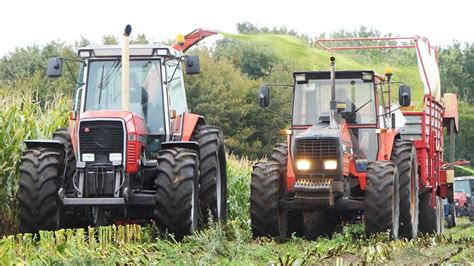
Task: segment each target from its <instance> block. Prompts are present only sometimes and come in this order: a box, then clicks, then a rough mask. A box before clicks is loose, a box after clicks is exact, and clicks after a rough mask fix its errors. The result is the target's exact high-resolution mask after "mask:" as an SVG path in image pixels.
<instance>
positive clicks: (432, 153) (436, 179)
mask: <svg viewBox="0 0 474 266" xmlns="http://www.w3.org/2000/svg"><path fill="white" fill-rule="evenodd" d="M420 40H422V41H424V42H425V43H427V44H428V46H429V47H430V48H431V49H433V50H434V52H435V57H436V62H438V49H437V48H436V47H434V46H432V45H431V44H430V42H429V40H428V39H427V38H423V37H419V36H415V37H374V38H336V39H318V40H316V41H315V44H316V45H319V46H320V47H322V48H323V49H325V50H328V51H331V52H335V51H344V50H367V49H415V50H416V53H417V57H418V59H419V62H420V64H421V69H422V70H423V73H422V77H421V73H420V78H424V79H425V81H426V84H427V87H428V89H429V93H427V94H425V97H424V98H423V101H424V107H423V111H420V112H413V111H404V112H403V114H404V115H405V116H420V117H421V125H422V127H421V131H422V132H421V139H418V140H413V143H414V144H415V147H416V150H417V160H418V166H419V171H418V173H419V177H420V178H419V182H420V185H421V186H422V187H425V188H429V189H431V190H432V192H433V193H432V204H433V206H436V195H438V196H440V197H442V198H445V197H446V196H447V194H448V191H447V185H448V180H447V174H446V168H447V167H446V165H447V164H446V163H445V162H443V150H444V149H443V147H444V132H443V126H446V125H449V123H444V122H447V121H443V119H444V118H445V117H444V115H445V107H444V105H443V104H442V103H441V101H438V100H436V99H433V96H432V93H431V85H430V82H429V79H428V75H427V70H426V68H425V65H424V61H423V57H422V55H421V53H420V48H419V41H420ZM377 41H393V42H394V43H390V44H387V45H361V44H360V43H361V42H377ZM347 42H358V44H356V45H352V46H344V45H339V46H328V45H327V43H338V44H340V43H347ZM453 108H454V109H456V113H457V104H456V105H454V106H450V109H453ZM446 118H447V120H451V119H455V120H456V121H455V122H456V123H457V117H456V118H454V117H451V116H449V117H446ZM426 125H427V126H426ZM456 125H457V124H456ZM427 131H428V132H427Z"/></svg>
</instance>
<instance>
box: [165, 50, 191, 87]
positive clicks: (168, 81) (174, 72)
mask: <svg viewBox="0 0 474 266" xmlns="http://www.w3.org/2000/svg"><path fill="white" fill-rule="evenodd" d="M186 56H187V55H183V56H180V57H178V58H175V59H178V63H177V64H176V67H175V68H174V71H173V75H171V77H170V79H169V80H165V82H164V83H165V84H166V85H168V83H170V82H171V81H172V80H173V78H174V74H176V70H178V67H179V65H180V64H181V61H183V58H186ZM166 61H168V60H165V63H166Z"/></svg>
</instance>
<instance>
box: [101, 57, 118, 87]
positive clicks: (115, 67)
mask: <svg viewBox="0 0 474 266" xmlns="http://www.w3.org/2000/svg"><path fill="white" fill-rule="evenodd" d="M120 65H121V61H120V59H117V60H115V62H114V64H113V65H112V66H111V67H110V69H109V70H108V71H107V73H106V74H105V77H104V78H101V80H100V84H99V88H106V87H107V86H109V83H110V81H111V80H112V78H113V77H114V76H115V74H117V73H118V70H119V69H120Z"/></svg>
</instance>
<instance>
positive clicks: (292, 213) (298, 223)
mask: <svg viewBox="0 0 474 266" xmlns="http://www.w3.org/2000/svg"><path fill="white" fill-rule="evenodd" d="M270 161H274V162H277V163H278V164H279V165H280V198H283V197H289V196H292V194H293V193H291V191H289V190H288V188H287V184H288V182H287V181H288V180H287V177H286V170H287V164H288V144H286V143H276V144H275V146H273V154H272V156H271V158H270ZM304 231H305V226H304V220H303V212H302V211H296V210H288V236H290V235H291V234H293V233H295V234H296V236H300V237H302V236H304Z"/></svg>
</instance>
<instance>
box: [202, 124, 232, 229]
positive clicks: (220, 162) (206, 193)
mask: <svg viewBox="0 0 474 266" xmlns="http://www.w3.org/2000/svg"><path fill="white" fill-rule="evenodd" d="M194 138H195V140H196V141H197V142H198V144H199V158H200V184H201V190H200V196H199V200H200V203H201V212H202V215H203V220H204V222H208V220H209V217H208V216H209V213H210V214H211V215H212V217H213V219H214V220H215V221H219V222H222V223H225V222H226V221H227V172H226V158H225V150H224V138H223V134H222V130H221V129H220V128H218V127H215V126H207V125H202V126H198V127H197V129H196V132H195V137H194Z"/></svg>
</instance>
